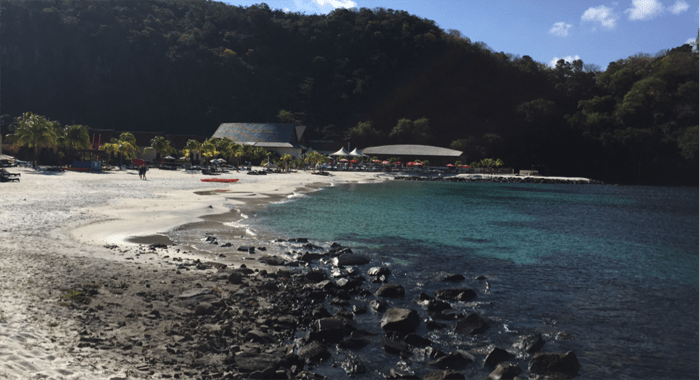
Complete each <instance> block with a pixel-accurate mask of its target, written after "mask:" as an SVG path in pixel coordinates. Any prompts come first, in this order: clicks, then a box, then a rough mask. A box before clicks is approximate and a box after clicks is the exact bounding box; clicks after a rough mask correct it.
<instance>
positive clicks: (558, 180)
mask: <svg viewBox="0 0 700 380" xmlns="http://www.w3.org/2000/svg"><path fill="white" fill-rule="evenodd" d="M394 180H396V181H442V182H499V183H546V184H569V185H604V184H605V183H603V182H602V181H596V180H593V179H566V178H561V177H558V178H556V177H555V178H547V177H517V176H486V175H484V176H478V177H477V176H468V177H435V176H410V175H408V176H396V177H394Z"/></svg>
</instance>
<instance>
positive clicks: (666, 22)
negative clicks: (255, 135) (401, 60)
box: [224, 0, 698, 70]
mask: <svg viewBox="0 0 700 380" xmlns="http://www.w3.org/2000/svg"><path fill="white" fill-rule="evenodd" d="M224 2H225V3H228V4H235V5H242V6H248V5H252V4H258V3H261V2H263V1H259V0H258V1H248V0H240V1H238V0H224ZM264 2H265V3H267V4H268V5H269V6H270V8H273V9H282V10H285V11H290V12H301V13H306V14H314V13H316V14H320V13H328V12H330V11H332V10H333V9H335V8H339V7H344V8H355V7H357V8H370V9H372V8H376V7H382V8H391V9H396V10H404V11H407V12H409V13H411V14H414V15H417V16H419V17H423V18H427V19H430V20H434V21H435V22H436V23H437V24H438V26H440V27H441V28H442V29H445V30H447V29H456V30H459V31H460V32H461V33H462V35H464V36H466V37H469V38H470V39H471V40H472V41H474V42H476V41H481V42H484V43H486V44H487V45H488V46H489V47H490V48H491V49H493V50H494V51H499V52H500V51H502V52H504V53H511V54H515V55H520V56H523V55H529V56H530V57H532V58H533V59H534V60H535V61H539V62H542V63H546V64H552V62H556V59H559V58H564V59H566V60H573V59H577V58H580V59H581V60H583V62H584V63H587V64H596V65H598V66H600V68H601V69H602V70H605V68H607V66H608V64H609V63H610V62H613V61H616V60H618V59H623V58H627V57H629V56H631V55H634V54H637V53H647V54H655V53H657V52H659V51H660V50H662V49H670V48H674V47H677V46H680V45H683V44H684V43H687V42H689V41H690V40H692V41H694V40H695V38H696V37H697V34H698V2H697V0H622V1H613V2H606V1H589V0H575V1H567V0H556V1H554V0H508V1H506V0H491V1H489V0H430V1H427V0H268V1H264Z"/></svg>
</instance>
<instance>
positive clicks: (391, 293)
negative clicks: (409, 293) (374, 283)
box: [374, 284, 406, 298]
mask: <svg viewBox="0 0 700 380" xmlns="http://www.w3.org/2000/svg"><path fill="white" fill-rule="evenodd" d="M374 294H375V295H376V296H377V297H390V298H397V297H403V296H404V294H406V290H405V289H404V288H403V286H401V285H399V284H386V285H382V286H381V287H380V288H379V289H378V290H377V292H376V293H374Z"/></svg>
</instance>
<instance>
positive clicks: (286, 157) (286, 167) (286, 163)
mask: <svg viewBox="0 0 700 380" xmlns="http://www.w3.org/2000/svg"><path fill="white" fill-rule="evenodd" d="M291 160H292V156H291V155H290V154H285V155H284V156H282V158H280V161H281V162H283V163H284V170H285V171H288V170H289V161H291Z"/></svg>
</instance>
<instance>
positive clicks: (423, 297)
mask: <svg viewBox="0 0 700 380" xmlns="http://www.w3.org/2000/svg"><path fill="white" fill-rule="evenodd" d="M432 299H433V297H431V296H429V295H427V294H425V293H423V292H420V294H418V300H419V301H430V300H432Z"/></svg>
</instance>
